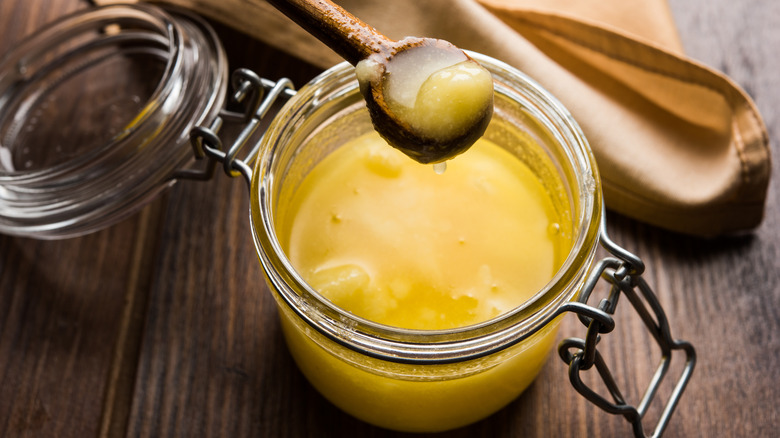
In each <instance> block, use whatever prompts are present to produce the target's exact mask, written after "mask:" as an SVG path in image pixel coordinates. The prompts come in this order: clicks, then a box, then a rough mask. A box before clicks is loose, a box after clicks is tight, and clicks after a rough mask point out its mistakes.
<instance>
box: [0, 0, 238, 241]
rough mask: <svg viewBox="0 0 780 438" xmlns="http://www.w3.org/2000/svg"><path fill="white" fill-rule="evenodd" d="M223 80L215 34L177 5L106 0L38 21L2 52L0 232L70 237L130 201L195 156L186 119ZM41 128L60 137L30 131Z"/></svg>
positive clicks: (201, 116) (112, 219) (130, 206)
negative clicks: (34, 29)
mask: <svg viewBox="0 0 780 438" xmlns="http://www.w3.org/2000/svg"><path fill="white" fill-rule="evenodd" d="M121 67H125V68H126V69H127V70H131V68H132V72H131V73H128V75H127V76H121V75H117V77H112V75H110V74H108V73H111V72H112V71H116V70H117V69H118V68H121ZM112 69H113V70H112ZM96 77H99V78H100V79H101V80H100V81H94V82H100V87H98V86H97V85H96V84H93V83H90V81H89V80H90V79H94V78H96ZM127 78H130V80H131V81H132V82H133V84H134V85H135V84H136V83H137V86H136V87H135V88H133V87H130V86H129V84H128V83H126V82H122V80H123V79H127ZM70 88H75V89H78V92H73V91H72V90H70ZM138 89H142V90H143V93H138V92H137V91H138ZM226 90H227V57H226V55H225V53H224V50H223V48H222V46H221V43H220V42H219V39H218V37H217V36H216V34H215V33H214V31H213V30H212V29H211V27H210V26H209V25H208V23H206V22H205V21H203V20H202V19H200V18H198V17H197V16H195V15H193V14H190V13H187V12H185V11H183V10H178V9H171V8H166V9H162V8H160V7H157V6H154V5H145V4H123V5H106V6H99V7H95V8H89V9H85V10H80V11H77V12H74V13H72V14H69V15H67V16H64V17H61V18H60V19H58V20H56V21H54V22H52V23H50V24H48V25H46V26H44V27H43V28H42V29H40V30H39V31H37V32H36V33H34V34H32V35H30V36H29V37H27V38H26V39H24V40H23V41H22V42H21V43H20V44H18V45H17V46H16V48H15V49H14V50H12V51H11V52H8V53H7V54H5V55H4V56H3V57H2V58H1V59H0V207H1V208H0V232H2V233H4V234H11V235H21V236H29V237H35V238H43V239H54V238H65V237H74V236H78V235H82V234H86V233H90V232H93V231H96V230H98V229H101V228H104V227H106V226H109V225H111V224H114V223H116V222H118V221H119V220H121V219H123V218H125V217H127V216H128V215H129V214H131V213H133V212H135V211H137V210H138V209H139V208H140V207H141V206H143V205H145V204H146V203H147V202H149V201H151V200H152V199H154V198H155V197H156V196H157V195H158V194H159V193H160V192H161V191H162V190H164V189H166V188H168V187H170V186H171V185H172V184H173V183H174V182H175V179H174V173H175V171H177V170H179V169H181V168H183V167H185V166H186V165H187V164H188V163H189V162H191V161H192V159H193V154H192V151H191V148H190V145H189V131H190V129H191V127H193V126H198V125H202V124H204V123H210V122H211V121H212V120H214V118H216V116H217V115H218V113H219V111H220V110H221V108H222V106H223V104H224V98H225V91H226ZM204 96H205V98H204ZM109 104H110V106H109ZM69 111H70V113H71V114H68V112H69ZM112 111H113V112H112ZM47 116H51V117H53V119H52V118H48V119H46V117H47ZM68 117H70V119H68ZM111 117H113V119H110V118H111ZM93 118H94V119H95V120H92V119H93ZM40 119H43V120H40ZM109 119H110V122H111V123H107V125H109V127H108V128H106V126H103V125H101V123H98V122H99V121H106V120H109ZM52 120H53V121H52ZM68 120H71V121H72V122H71V123H67V126H60V125H61V123H60V122H62V121H68ZM90 123H91V124H92V125H95V126H96V128H90V126H92V125H90ZM113 123H115V126H113V127H111V126H110V125H111V124H113ZM97 125H100V127H99V128H97ZM82 128H83V129H85V130H87V129H93V130H94V134H92V133H91V131H85V132H79V130H80V129H82ZM37 129H40V130H41V132H44V130H45V131H46V134H43V135H38V134H33V135H35V136H34V137H30V136H29V135H27V134H25V133H26V132H36V130H37ZM58 131H61V133H60V132H58ZM71 131H73V132H71ZM107 131H108V132H107ZM47 135H48V136H50V137H52V138H56V139H57V140H56V142H57V147H56V148H55V147H50V148H48V149H45V148H46V147H47V146H49V145H44V144H39V142H37V141H35V140H36V139H42V138H49V137H46V136H47ZM79 141H81V143H79ZM52 146H54V145H52ZM28 150H31V151H32V152H34V154H32V155H31V156H32V157H33V158H30V160H29V161H25V160H27V158H19V157H25V155H23V154H26V153H28ZM60 150H64V151H66V152H60ZM33 163H35V165H34V166H32V164H33ZM25 164H27V165H28V166H25ZM28 167H29V168H28Z"/></svg>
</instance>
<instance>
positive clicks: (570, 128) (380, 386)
mask: <svg viewBox="0 0 780 438" xmlns="http://www.w3.org/2000/svg"><path fill="white" fill-rule="evenodd" d="M471 56H473V57H474V58H475V59H477V60H478V61H479V62H480V63H481V64H482V65H483V66H484V67H485V68H487V69H488V70H489V71H490V72H491V73H492V74H493V77H494V81H495V107H494V115H493V120H492V121H491V124H490V126H489V128H488V130H487V132H486V133H485V138H487V139H489V140H491V141H493V142H494V143H495V144H497V145H499V146H502V147H503V148H505V149H506V150H507V151H509V152H510V153H511V154H512V155H513V156H515V157H517V159H519V160H521V161H523V162H524V163H525V164H526V165H528V167H529V168H531V169H532V170H533V172H534V173H535V174H536V175H537V177H538V178H539V179H540V180H542V181H545V183H546V184H545V185H546V187H547V188H548V190H549V191H550V194H551V195H552V197H553V201H554V203H555V206H556V208H557V209H558V210H559V211H560V212H562V214H566V215H568V216H570V217H571V218H572V224H573V229H572V231H571V233H572V239H571V240H572V242H573V246H572V248H571V250H570V252H569V254H568V257H567V258H566V260H565V262H564V264H563V266H562V267H561V268H560V269H559V270H558V272H557V273H556V274H555V276H554V278H553V279H552V280H551V281H550V282H549V283H548V284H547V285H546V286H545V287H544V288H543V289H541V290H540V291H538V292H537V293H536V295H535V296H534V297H533V298H532V299H530V300H529V301H527V302H525V303H524V304H523V305H521V306H520V307H518V308H516V309H514V310H512V311H511V312H508V313H506V314H503V315H500V316H499V317H497V318H494V319H491V320H489V321H486V322H484V323H481V324H477V325H473V326H469V327H462V328H456V329H451V330H440V331H425V330H409V329H400V328H395V327H389V326H384V325H380V324H377V323H374V322H372V321H368V320H365V319H362V318H359V317H356V316H355V315H353V314H352V313H350V312H348V311H345V310H344V309H341V308H338V307H337V306H335V305H333V304H332V303H331V302H330V301H328V299H326V298H324V297H323V296H322V295H321V294H319V293H318V292H317V291H316V290H314V289H312V288H311V287H310V286H309V285H308V284H307V283H306V282H305V281H304V280H303V279H302V278H301V276H300V275H299V274H298V273H297V272H296V271H295V269H294V268H293V267H292V265H291V263H290V261H289V260H288V259H287V257H286V256H285V254H284V251H283V250H282V247H281V245H280V243H279V239H278V238H277V235H276V231H275V230H276V228H278V224H277V223H276V222H275V221H277V220H278V218H277V217H276V214H275V213H276V210H277V209H278V208H279V204H280V203H282V204H284V203H286V202H289V200H290V198H291V197H292V193H293V192H294V191H295V190H296V188H297V187H298V186H299V185H300V183H301V181H302V179H303V177H304V176H306V175H307V174H308V173H309V171H310V170H311V169H312V167H313V166H315V165H316V164H317V163H318V162H319V161H321V160H322V159H323V158H324V157H326V156H327V155H328V154H329V153H331V152H332V151H334V150H335V149H337V148H338V147H340V146H341V145H343V144H344V143H345V142H347V141H349V140H351V139H354V138H357V137H358V136H361V135H362V134H365V133H367V132H370V131H371V130H373V127H372V125H371V121H370V119H369V117H368V114H367V112H366V109H365V104H364V101H363V99H362V96H361V95H360V92H359V90H358V84H357V82H356V80H355V74H354V69H353V68H352V67H351V66H350V65H349V64H341V65H339V66H337V67H335V68H333V69H331V70H329V71H327V72H325V73H324V74H322V75H321V76H320V77H318V78H317V79H315V80H314V81H312V82H311V83H310V84H309V85H307V86H306V87H304V88H302V89H301V90H300V91H299V92H298V93H297V94H296V96H295V97H293V98H292V99H291V100H290V101H289V102H288V104H287V106H286V107H285V108H284V109H283V110H282V111H281V112H280V114H279V115H278V116H277V117H276V119H275V120H274V121H273V122H272V123H271V126H270V127H269V128H268V130H267V132H266V135H265V136H264V138H263V141H262V146H261V151H262V152H261V155H260V157H259V159H258V161H257V163H256V168H255V178H254V180H253V182H252V190H251V210H252V230H253V235H254V238H255V243H256V247H257V253H258V255H259V258H260V261H261V263H262V265H263V268H264V270H265V272H266V274H267V279H268V284H269V286H270V289H271V290H272V291H273V294H274V296H275V297H276V299H277V301H278V303H279V309H280V314H281V316H282V321H283V327H284V333H285V336H286V339H287V343H288V345H289V347H290V351H291V352H292V354H293V357H294V358H295V360H296V362H297V364H298V366H299V367H300V368H301V370H302V371H303V372H304V374H305V375H306V376H307V378H308V379H309V381H311V383H312V384H313V385H314V386H315V387H316V388H317V389H318V390H319V391H320V392H321V393H322V394H324V395H325V397H327V398H328V399H329V400H331V401H332V402H333V403H334V404H336V405H337V406H339V407H340V408H342V409H343V410H345V411H347V412H349V413H350V414H352V415H354V416H356V417H358V418H360V419H362V420H365V421H367V422H370V423H373V424H376V425H379V426H382V427H386V428H391V429H399V430H404V431H413V432H432V431H440V430H446V429H452V428H455V427H459V426H462V425H465V424H468V423H471V422H474V421H476V420H479V419H481V418H483V417H485V416H487V415H489V414H491V413H493V412H495V411H496V410H498V409H500V408H501V407H503V406H504V405H506V404H507V403H509V402H510V401H512V400H513V399H515V398H516V397H517V396H518V394H520V393H521V392H522V391H523V390H524V389H525V388H526V387H527V386H528V385H529V384H530V383H531V382H532V381H533V379H534V377H535V376H536V375H537V373H538V372H539V370H540V369H541V367H542V365H543V363H544V361H545V359H546V357H547V355H548V352H549V351H550V350H551V349H552V346H553V343H554V341H555V339H556V332H557V327H558V322H559V319H557V318H556V317H557V316H558V315H559V308H560V307H561V305H562V304H564V303H566V302H570V301H572V300H573V299H575V298H576V296H577V294H578V293H579V291H580V290H581V288H582V286H583V284H584V282H585V279H586V276H587V275H586V274H587V272H588V271H589V270H590V267H591V263H592V261H593V258H594V254H595V249H596V247H597V241H598V236H599V224H600V220H601V211H602V210H601V192H600V190H599V183H598V175H597V172H596V166H595V161H594V158H593V155H592V154H591V152H590V149H589V148H588V144H587V141H586V140H585V137H584V135H583V134H582V132H581V131H580V129H579V128H578V126H577V125H576V124H575V123H574V121H573V119H572V118H571V117H570V116H569V115H568V113H567V112H566V111H565V110H564V109H563V108H562V107H561V106H560V104H559V103H558V102H557V101H556V100H554V99H553V98H552V97H551V96H550V95H549V94H548V93H547V92H545V91H544V90H542V89H541V88H540V87H539V86H538V85H536V84H535V83H534V82H533V81H531V80H530V79H529V78H527V77H526V76H525V75H523V74H522V73H520V72H519V71H517V70H515V69H513V68H511V67H509V66H508V65H506V64H503V63H501V62H498V61H496V60H494V59H491V58H488V57H485V56H481V55H479V54H471ZM464 208H468V207H467V206H464ZM478 264H479V261H478V260H475V261H474V265H475V266H477V265H478Z"/></svg>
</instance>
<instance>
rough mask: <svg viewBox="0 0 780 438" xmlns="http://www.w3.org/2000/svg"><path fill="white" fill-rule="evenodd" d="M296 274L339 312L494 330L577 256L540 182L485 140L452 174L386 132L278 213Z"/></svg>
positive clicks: (328, 165)
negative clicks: (402, 147)
mask: <svg viewBox="0 0 780 438" xmlns="http://www.w3.org/2000/svg"><path fill="white" fill-rule="evenodd" d="M276 223H277V229H278V230H279V236H280V240H281V241H282V245H283V247H284V249H285V251H286V253H287V254H288V256H289V258H290V260H291V262H292V264H293V266H294V267H295V268H296V270H297V271H298V272H299V273H300V274H301V275H302V276H303V277H304V279H305V280H306V281H307V282H309V284H311V285H312V286H313V287H314V288H315V289H317V290H318V291H319V292H320V293H322V294H323V295H324V296H325V297H326V298H328V299H329V300H331V301H332V302H333V303H334V304H336V305H338V306H340V307H342V308H344V309H345V310H348V311H350V312H352V313H354V314H356V315H358V316H361V317H364V318H367V319H369V320H372V321H375V322H379V323H383V324H387V325H391V326H397V327H404V328H414V329H446V328H453V327H460V326H466V325H470V324H474V323H478V322H481V321H485V320H488V319H490V318H492V317H495V316H497V315H499V314H502V313H504V312H507V311H509V310H511V309H513V308H515V307H517V306H519V305H520V304H522V303H523V302H524V301H526V300H528V299H529V298H530V297H531V296H532V295H534V294H535V293H536V292H537V291H538V290H539V289H541V288H542V287H543V286H544V285H545V284H546V283H547V282H548V281H549V280H550V279H551V278H552V276H553V275H554V272H555V271H556V270H557V269H558V267H559V266H560V265H561V263H562V260H563V258H564V257H565V254H567V252H568V249H569V247H570V242H569V239H568V235H567V233H564V232H560V230H566V229H569V228H570V223H569V222H568V219H565V218H561V217H558V216H557V214H556V212H555V209H554V208H553V205H552V201H551V199H550V197H549V195H548V194H547V192H546V190H545V189H544V187H543V185H542V184H541V182H540V181H539V180H538V178H537V177H536V176H535V175H534V174H533V173H532V172H531V171H530V170H529V169H528V167H526V166H525V165H524V164H523V163H522V162H521V161H519V160H518V159H516V158H514V157H513V156H511V155H510V154H509V153H508V152H506V151H504V150H503V149H501V148H499V147H498V146H496V145H494V144H493V143H491V142H489V141H487V140H484V139H481V140H479V141H478V142H477V143H476V144H475V145H474V146H473V147H472V148H471V149H470V150H469V151H468V152H467V153H465V154H462V155H460V156H458V157H457V158H456V159H454V160H452V161H450V162H448V168H447V171H446V172H445V173H444V174H441V175H439V174H436V173H435V172H434V171H433V170H432V169H431V167H430V166H424V165H420V164H418V163H415V162H413V161H412V160H409V159H407V158H406V157H405V156H404V155H403V154H401V153H400V152H398V151H396V150H395V149H393V148H390V147H387V144H386V143H385V142H384V141H383V140H381V139H380V138H379V136H378V135H376V134H375V133H371V134H367V135H365V136H363V137H360V138H357V139H355V140H353V141H351V142H349V143H348V144H346V145H345V146H343V147H341V148H340V149H339V150H337V151H335V152H334V153H332V154H331V155H329V156H328V157H326V158H325V159H324V160H323V161H322V162H320V163H319V164H318V165H317V166H315V168H314V169H313V170H312V172H311V173H310V174H309V175H308V176H307V177H306V178H305V179H304V182H303V183H302V185H301V186H300V187H299V189H298V190H297V192H296V193H295V195H294V196H293V199H291V200H289V202H282V203H281V209H280V211H279V213H278V215H277V221H276Z"/></svg>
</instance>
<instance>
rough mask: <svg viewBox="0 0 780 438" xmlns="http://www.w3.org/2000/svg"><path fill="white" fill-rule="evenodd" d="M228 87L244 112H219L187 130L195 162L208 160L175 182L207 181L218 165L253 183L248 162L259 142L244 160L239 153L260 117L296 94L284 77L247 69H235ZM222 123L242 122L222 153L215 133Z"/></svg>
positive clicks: (233, 174)
mask: <svg viewBox="0 0 780 438" xmlns="http://www.w3.org/2000/svg"><path fill="white" fill-rule="evenodd" d="M231 84H232V86H233V89H234V90H235V92H234V93H233V95H232V96H231V97H232V99H233V101H234V102H236V103H238V104H241V105H243V107H244V111H243V112H233V111H228V110H227V109H222V110H221V111H220V113H219V116H218V117H217V118H215V119H214V121H213V122H211V124H210V125H209V126H208V127H203V126H196V127H194V128H192V130H191V131H190V143H191V145H192V150H193V153H194V154H195V158H196V159H203V158H209V162H208V163H207V165H206V167H205V168H204V169H184V170H179V171H178V172H176V173H175V174H174V175H173V178H176V179H191V180H198V181H205V180H209V179H211V178H212V177H213V176H214V171H215V169H216V165H217V163H222V168H223V170H224V171H225V173H226V174H227V175H228V176H230V177H237V176H243V177H244V180H246V183H247V185H249V184H250V183H251V181H252V168H251V163H252V162H253V161H254V159H255V158H256V157H257V154H258V152H259V150H260V142H259V141H258V142H256V143H255V144H254V145H253V147H252V148H251V149H249V151H247V152H246V153H245V154H244V157H243V158H237V157H238V153H239V152H240V151H241V150H242V149H243V148H244V147H245V146H246V145H247V144H248V143H249V140H250V139H251V138H252V135H254V133H255V131H257V128H258V127H259V126H260V122H261V121H262V119H263V117H265V116H266V114H268V111H269V110H270V109H271V107H272V106H273V104H274V103H275V102H276V101H277V99H279V98H283V99H285V100H286V99H289V98H291V97H292V96H294V95H295V89H294V87H293V85H292V81H290V79H287V78H283V79H280V80H278V81H277V82H273V81H270V80H268V79H264V78H261V77H259V76H257V74H255V73H254V72H252V71H251V70H248V69H238V70H236V71H234V72H233V75H232V76H231ZM225 121H229V122H234V123H243V124H244V126H243V128H242V130H241V132H240V133H239V134H238V135H237V136H236V138H235V139H234V140H233V143H232V144H231V145H230V147H229V148H228V149H227V150H226V151H225V150H223V145H222V140H221V139H220V138H219V136H218V133H219V131H220V129H221V128H222V125H223V123H224V122H225Z"/></svg>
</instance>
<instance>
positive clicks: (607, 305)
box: [174, 69, 696, 438]
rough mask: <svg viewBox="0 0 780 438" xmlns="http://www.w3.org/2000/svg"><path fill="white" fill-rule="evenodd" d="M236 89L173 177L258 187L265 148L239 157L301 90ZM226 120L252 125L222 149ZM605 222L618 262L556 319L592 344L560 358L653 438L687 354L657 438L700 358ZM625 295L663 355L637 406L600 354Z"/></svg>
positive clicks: (575, 380)
mask: <svg viewBox="0 0 780 438" xmlns="http://www.w3.org/2000/svg"><path fill="white" fill-rule="evenodd" d="M231 83H232V86H233V88H234V89H235V90H236V91H235V92H234V93H233V95H232V96H231V97H232V99H233V100H234V101H235V102H236V103H241V104H242V105H244V108H245V110H244V112H243V113H238V112H233V111H228V110H226V109H223V110H222V111H220V113H219V117H217V118H215V119H214V121H213V122H212V123H211V124H210V125H209V126H208V127H202V126H196V127H195V128H193V129H192V131H191V132H190V142H191V145H192V149H193V153H194V154H195V157H196V158H197V159H203V158H208V159H209V162H208V164H207V165H206V167H205V168H204V169H186V170H180V171H178V172H177V173H176V174H175V175H174V178H181V179H192V180H201V181H203V180H209V179H211V178H212V177H213V175H214V172H215V170H216V165H217V163H221V164H222V167H223V170H224V172H225V173H226V174H227V175H228V176H230V177H237V176H243V177H244V180H245V181H246V183H247V185H251V180H252V169H251V167H250V164H251V163H252V162H253V161H254V160H255V158H256V157H257V154H258V152H259V145H260V142H259V141H258V142H256V143H255V145H254V146H253V147H252V148H251V149H250V150H249V151H248V152H247V153H246V154H245V155H244V157H243V158H238V157H237V155H238V153H239V152H240V151H241V150H242V149H243V148H244V147H245V146H246V144H247V143H249V139H250V137H252V135H253V134H254V133H255V131H256V130H257V128H258V127H259V126H260V122H261V121H262V119H263V117H265V116H266V115H267V113H268V111H269V109H270V108H271V107H272V106H273V104H274V103H275V102H276V101H277V99H280V98H281V99H284V100H287V99H289V98H291V97H292V96H294V95H295V90H294V88H293V85H292V82H291V81H290V80H289V79H287V78H284V79H280V80H279V81H278V82H273V81H270V80H268V79H264V78H260V77H259V76H258V75H257V74H255V73H254V72H252V71H251V70H247V69H239V70H236V71H235V72H234V73H233V75H232V77H231ZM223 121H230V122H235V123H245V125H244V127H243V129H242V130H241V132H240V134H239V135H238V136H237V137H236V139H235V140H234V141H233V143H232V145H231V146H230V147H229V148H228V150H227V151H224V150H223V144H222V140H221V139H220V138H219V136H218V133H219V131H220V129H221V127H222V125H223ZM605 217H606V214H605V212H604V211H603V210H602V217H601V223H600V226H599V227H600V229H599V234H600V244H601V246H602V247H603V248H604V249H605V250H607V251H608V252H609V253H610V254H611V255H612V257H606V258H604V259H602V260H600V261H599V262H598V263H597V264H596V265H595V267H594V269H593V270H592V271H591V272H590V273H589V275H588V278H587V280H586V282H585V284H584V285H583V287H582V290H581V293H580V295H579V298H578V299H577V301H573V302H568V303H565V304H563V305H562V306H561V307H560V308H559V310H558V311H557V312H556V313H555V315H554V316H557V315H560V314H563V313H566V312H572V313H575V314H577V316H578V318H579V320H580V322H582V324H583V325H585V326H586V327H587V332H586V337H585V339H578V338H567V339H565V340H563V341H562V342H561V343H560V344H559V346H558V353H559V355H560V357H561V359H563V361H564V362H566V363H567V364H568V365H569V380H570V381H571V384H572V386H574V389H575V390H577V392H579V393H580V394H581V395H582V396H583V397H585V398H586V399H588V400H589V401H590V402H592V403H593V404H595V405H596V406H598V407H600V408H601V409H603V410H604V411H606V412H608V413H611V414H615V415H623V416H624V417H625V418H626V419H627V420H628V421H629V422H630V423H631V424H632V427H633V431H634V436H635V437H646V436H648V435H645V432H644V427H643V425H642V420H643V418H644V416H645V414H646V413H647V410H648V407H649V405H650V403H651V402H652V400H653V399H654V397H655V395H656V394H657V392H658V389H659V388H660V385H661V383H662V382H663V380H664V378H665V377H666V375H667V373H668V371H669V367H670V363H671V358H672V354H673V353H674V351H675V350H681V351H682V352H684V353H685V358H686V359H685V360H686V362H685V367H684V369H683V371H682V373H681V375H680V378H679V380H678V381H677V383H676V385H675V387H674V389H673V391H672V394H671V395H670V397H669V399H668V400H667V403H666V406H665V407H664V409H663V412H662V414H661V416H660V418H659V421H658V424H657V425H656V427H655V429H654V431H653V434H652V435H649V436H650V437H653V438H656V437H660V436H661V435H662V434H663V432H664V430H665V429H666V427H667V425H668V424H669V420H670V419H671V416H672V413H673V412H674V409H675V408H676V406H677V404H678V402H679V401H680V398H681V397H682V393H683V392H684V390H685V387H686V385H687V384H688V381H689V380H690V378H691V376H692V374H693V369H694V367H695V365H696V352H695V350H694V348H693V345H692V344H691V343H689V342H687V341H683V340H674V339H673V338H672V337H671V331H670V329H669V322H668V319H667V317H666V314H665V312H664V310H663V308H662V306H661V304H660V302H659V301H658V299H657V297H656V296H655V293H654V292H653V291H652V289H651V288H650V286H649V285H648V284H647V282H646V281H645V280H644V278H642V274H643V273H644V270H645V264H644V262H643V261H642V260H641V259H640V258H639V257H637V256H636V255H634V254H632V253H630V252H628V251H626V250H625V249H623V248H622V247H620V246H618V245H617V244H616V243H614V242H613V241H612V240H611V239H610V237H609V235H608V234H607V229H606V219H605ZM601 279H603V280H605V281H607V282H608V283H610V284H611V288H610V292H609V296H608V298H606V299H602V300H601V301H600V302H599V305H598V307H593V306H591V305H589V304H588V300H589V299H590V296H591V294H592V292H593V290H594V288H595V287H596V285H597V284H598V283H599V280H601ZM621 293H622V294H624V295H626V297H627V298H628V300H629V301H630V302H631V304H632V305H633V307H634V309H635V310H636V311H637V313H639V316H640V317H641V318H642V321H643V322H644V323H645V326H646V327H647V329H648V331H649V332H650V334H651V335H652V337H653V339H655V341H656V343H657V344H658V346H659V347H660V349H661V356H662V358H661V361H660V363H659V365H658V367H657V369H656V372H655V374H654V376H653V378H652V380H651V382H650V384H649V385H648V388H647V389H646V391H645V393H644V395H643V397H642V399H641V401H640V403H639V405H638V406H636V407H634V406H631V405H629V404H627V403H626V402H625V400H624V398H623V395H622V394H621V392H620V389H619V388H618V386H617V383H616V382H615V379H614V378H613V377H612V374H611V373H610V371H609V368H608V366H607V365H606V362H605V361H604V359H603V358H602V356H601V354H599V352H598V350H597V344H598V343H599V341H600V338H601V336H600V335H601V334H606V333H609V332H611V331H612V330H614V328H615V320H614V318H613V317H612V315H613V314H614V313H615V310H616V308H617V303H618V299H619V298H620V295H621ZM594 365H595V367H596V370H597V371H598V373H599V376H600V377H601V379H602V381H603V382H604V384H605V385H606V387H607V389H608V391H609V393H610V396H611V397H612V400H613V401H609V400H607V399H606V398H605V397H603V396H602V395H600V394H599V393H597V392H596V391H594V390H593V389H591V388H590V387H589V386H587V385H586V384H585V383H584V382H583V381H582V379H581V377H580V373H581V372H582V371H587V370H589V369H591V368H593V366H594Z"/></svg>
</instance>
